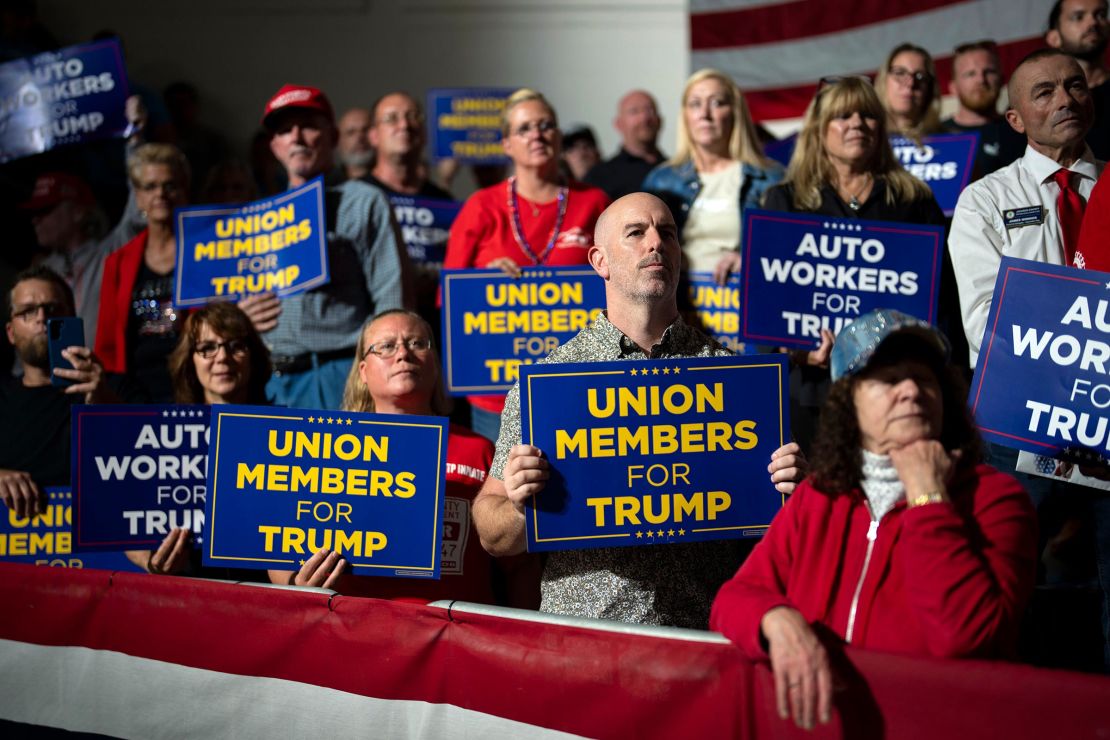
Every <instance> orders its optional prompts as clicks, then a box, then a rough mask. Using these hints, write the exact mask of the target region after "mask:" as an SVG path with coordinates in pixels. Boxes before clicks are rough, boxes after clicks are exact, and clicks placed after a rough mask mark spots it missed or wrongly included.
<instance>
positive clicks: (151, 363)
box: [126, 262, 180, 403]
mask: <svg viewBox="0 0 1110 740" xmlns="http://www.w3.org/2000/svg"><path fill="white" fill-rule="evenodd" d="M179 324H180V322H179V321H178V318H177V312H176V311H175V310H174V308H173V273H172V272H171V273H169V274H168V275H159V274H158V273H156V272H154V271H153V270H151V269H150V268H149V267H147V266H146V262H140V263H139V274H138V276H137V277H136V278H135V289H134V290H133V291H132V292H131V311H130V313H129V315H128V318H127V375H128V377H129V379H130V380H132V381H133V382H134V385H135V386H136V387H137V389H138V390H139V391H141V393H142V396H140V397H136V396H132V397H130V398H127V399H126V400H128V401H135V400H139V399H140V398H141V399H142V400H148V401H149V402H150V403H170V402H171V401H173V384H172V382H171V381H170V372H169V368H167V367H166V359H167V358H168V357H169V355H170V352H173V348H174V347H175V346H176V345H177V332H178V329H179V328H180V327H179Z"/></svg>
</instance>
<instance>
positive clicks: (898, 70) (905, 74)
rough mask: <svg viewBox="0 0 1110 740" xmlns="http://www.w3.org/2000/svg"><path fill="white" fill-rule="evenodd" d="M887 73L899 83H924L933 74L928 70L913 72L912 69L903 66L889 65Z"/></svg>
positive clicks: (930, 78)
mask: <svg viewBox="0 0 1110 740" xmlns="http://www.w3.org/2000/svg"><path fill="white" fill-rule="evenodd" d="M888 74H889V75H890V76H891V77H893V78H894V79H896V80H898V82H900V83H903V84H904V83H906V82H908V83H910V84H911V85H924V84H925V83H926V82H930V81H931V80H932V79H933V76H932V75H931V74H929V73H928V72H921V71H917V72H914V71H913V70H912V69H906V68H905V67H891V68H890V71H889V72H888Z"/></svg>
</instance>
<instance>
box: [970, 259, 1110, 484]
mask: <svg viewBox="0 0 1110 740" xmlns="http://www.w3.org/2000/svg"><path fill="white" fill-rule="evenodd" d="M1108 308H1110V273H1105V272H1095V271H1090V270H1077V269H1075V268H1071V267H1061V266H1058V265H1048V264H1044V263H1042V262H1034V261H1031V260H1021V259H1015V258H1013V257H1003V258H1002V262H1001V265H1000V266H999V269H998V278H997V280H996V282H995V286H994V295H993V297H992V299H991V310H990V314H989V315H988V317H987V328H986V332H985V334H984V336H983V342H982V349H981V350H980V352H979V360H978V362H977V364H976V367H975V376H974V378H973V379H972V382H971V394H970V397H969V400H968V402H969V405H970V406H971V410H972V413H973V414H974V415H975V420H976V422H977V423H978V425H979V429H980V430H981V431H982V433H983V436H984V437H985V438H986V439H987V440H988V441H990V442H995V443H998V444H1001V445H1005V446H1007V447H1017V448H1020V449H1023V450H1027V451H1029V452H1034V453H1036V454H1038V455H1043V456H1048V457H1059V458H1061V459H1064V460H1074V461H1079V462H1092V461H1097V460H1098V458H1099V457H1100V456H1101V457H1102V458H1105V457H1107V456H1110V445H1108V444H1107V442H1108V427H1110V413H1107V411H1106V409H1107V408H1108V407H1110V383H1108V381H1107V374H1108V373H1110V311H1108Z"/></svg>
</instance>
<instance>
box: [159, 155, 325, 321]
mask: <svg viewBox="0 0 1110 740" xmlns="http://www.w3.org/2000/svg"><path fill="white" fill-rule="evenodd" d="M174 221H175V222H176V223H177V229H176V232H177V269H176V277H175V280H174V292H173V303H174V306H175V307H176V308H194V307H197V306H203V305H205V304H207V303H209V302H211V301H217V300H219V301H226V300H229V299H237V298H242V297H244V296H248V295H254V294H257V293H265V292H273V293H276V294H277V295H278V297H281V298H285V297H287V296H291V295H296V294H297V293H303V292H304V291H306V290H311V289H313V288H317V287H319V286H321V285H324V284H326V283H327V282H328V281H329V280H330V276H329V274H328V238H327V236H328V235H327V224H326V222H325V219H324V180H323V178H322V177H317V178H314V179H313V180H311V181H310V182H307V183H305V184H304V185H302V186H301V187H299V188H296V189H294V190H290V191H288V192H285V193H282V194H281V195H275V196H272V197H269V198H263V199H262V200H256V201H254V202H253V203H246V204H244V205H238V206H230V207H226V206H192V207H189V208H177V209H175V210H174Z"/></svg>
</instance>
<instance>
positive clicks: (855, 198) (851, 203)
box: [848, 175, 871, 213]
mask: <svg viewBox="0 0 1110 740" xmlns="http://www.w3.org/2000/svg"><path fill="white" fill-rule="evenodd" d="M869 187H871V175H868V176H867V179H866V180H864V182H863V187H861V188H860V189H859V190H857V191H856V192H855V194H854V195H852V196H851V197H850V198H849V199H848V207H849V208H851V209H852V212H853V213H859V209H860V208H862V207H863V203H861V202H860V199H859V197H860V196H861V195H863V191H864V190H867V188H869Z"/></svg>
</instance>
